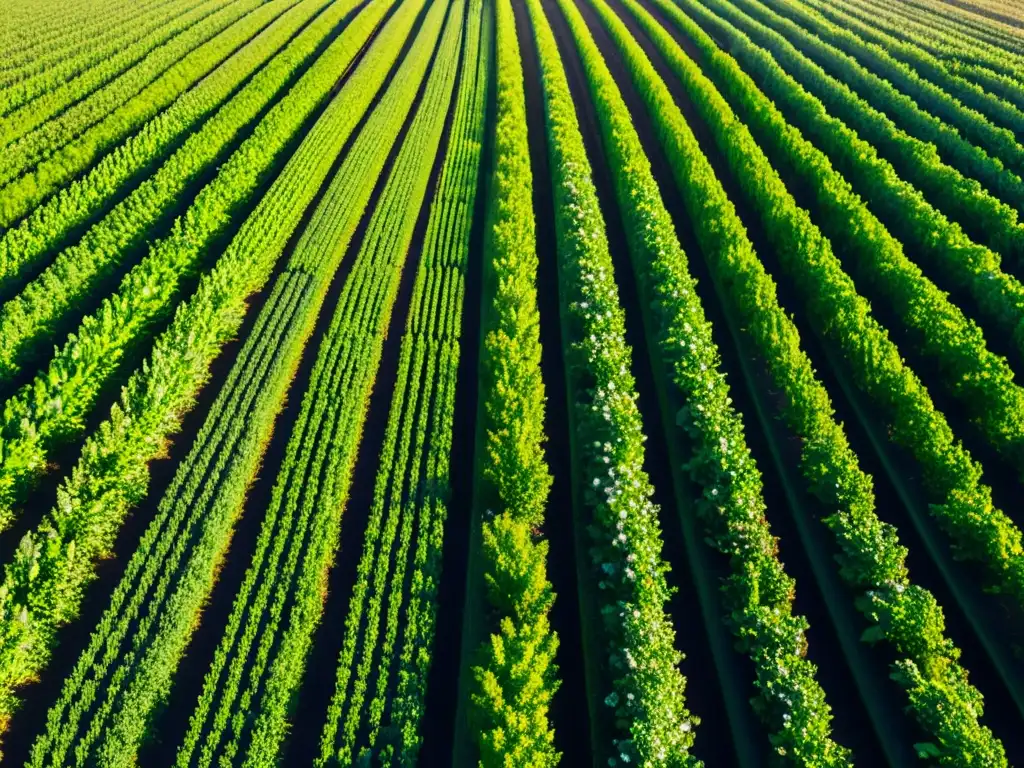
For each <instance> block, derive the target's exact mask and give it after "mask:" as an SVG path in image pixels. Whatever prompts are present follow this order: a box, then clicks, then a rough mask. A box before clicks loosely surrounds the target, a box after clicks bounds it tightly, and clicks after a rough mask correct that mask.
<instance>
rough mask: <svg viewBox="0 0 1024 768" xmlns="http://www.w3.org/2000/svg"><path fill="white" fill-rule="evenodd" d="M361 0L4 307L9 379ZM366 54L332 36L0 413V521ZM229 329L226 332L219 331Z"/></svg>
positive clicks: (317, 26) (0, 367)
mask: <svg viewBox="0 0 1024 768" xmlns="http://www.w3.org/2000/svg"><path fill="white" fill-rule="evenodd" d="M353 5H354V0H344V2H341V3H336V4H334V5H333V6H332V7H331V8H329V9H327V10H326V11H325V12H324V13H323V14H321V15H320V16H319V17H318V18H317V19H316V20H314V22H313V23H312V24H310V25H309V26H307V27H306V28H305V29H304V30H303V31H302V32H301V33H300V34H299V35H298V36H297V37H295V38H294V39H293V40H292V42H291V43H290V44H289V45H288V47H287V48H285V50H284V51H282V52H281V53H280V54H279V55H278V56H275V57H274V58H273V59H272V60H271V62H270V63H269V64H268V65H267V66H266V67H264V68H263V69H262V70H260V72H259V73H258V74H257V75H256V76H255V77H253V78H252V79H251V80H250V81H249V82H248V84H247V85H246V87H245V88H244V89H243V90H242V91H240V92H239V93H238V94H236V96H235V97H234V98H233V99H232V100H231V101H230V102H229V103H228V104H227V105H226V106H225V108H224V109H222V110H220V111H218V112H217V114H216V115H214V117H213V118H212V119H211V120H209V121H208V122H207V123H205V124H204V126H203V128H202V129H201V130H199V131H198V132H196V133H195V134H193V135H192V136H190V137H189V140H188V141H186V143H185V144H184V146H182V147H181V149H180V150H179V151H178V152H176V153H175V154H174V156H173V157H172V158H171V159H170V160H169V161H168V162H167V164H165V165H164V166H163V168H161V170H160V171H159V172H158V173H157V174H156V175H155V176H154V177H152V178H151V179H148V180H147V181H145V182H143V184H142V185H141V186H139V187H138V188H137V189H136V190H135V191H134V192H133V193H132V194H131V195H130V196H129V197H128V198H126V199H125V200H124V201H123V202H122V203H120V204H119V205H118V206H117V207H116V208H115V209H114V210H113V211H112V212H111V213H110V215H109V216H107V217H106V218H105V219H104V220H103V221H101V222H100V223H98V224H97V225H95V226H94V227H93V228H92V229H91V230H90V231H89V232H88V233H87V234H86V236H85V237H84V238H83V240H82V242H80V243H78V244H76V245H74V246H72V247H70V248H68V249H66V250H65V251H64V252H63V253H62V254H61V256H60V257H58V259H57V261H56V262H55V263H54V264H53V265H52V266H51V267H50V268H49V269H47V270H46V272H44V273H43V275H41V276H40V277H39V278H38V279H37V280H35V281H33V282H32V283H31V284H29V286H28V287H27V288H26V289H25V290H24V291H22V293H21V294H20V295H19V296H17V297H16V298H15V299H12V300H11V301H9V302H7V303H5V304H4V305H3V307H2V309H0V340H2V343H3V344H5V345H6V346H5V347H4V350H3V351H2V352H0V377H5V376H13V375H16V374H17V373H18V372H19V371H21V370H22V368H21V358H22V357H23V356H24V355H25V354H26V353H27V352H29V351H32V350H33V348H34V347H35V345H36V344H38V343H39V341H40V339H41V338H46V337H47V336H48V335H51V334H52V332H53V330H54V326H55V325H56V324H57V323H58V321H59V319H60V317H61V316H62V315H63V314H64V313H65V312H68V311H70V310H71V309H72V308H73V307H74V305H75V303H76V302H77V301H79V300H82V299H84V298H85V297H87V296H88V295H89V294H90V293H91V292H92V291H93V290H94V289H95V286H96V285H97V283H99V282H101V281H102V280H103V279H104V278H107V277H109V276H110V275H111V274H113V273H114V272H115V270H116V269H117V266H118V263H119V262H120V260H121V259H122V258H123V257H124V255H125V252H126V247H127V245H128V244H129V243H130V242H131V241H132V240H134V239H136V238H142V237H144V236H145V235H146V234H147V232H148V227H149V225H150V224H151V223H152V220H153V217H154V216H156V215H158V214H159V212H160V211H161V210H162V209H165V208H167V207H170V206H173V205H174V204H175V200H176V196H177V194H178V193H180V192H181V190H182V188H183V186H184V185H185V183H186V181H187V180H188V179H189V178H191V176H193V175H195V174H198V173H199V172H201V171H202V169H203V167H204V166H205V165H206V163H208V162H211V161H213V160H214V159H215V158H216V157H217V153H218V151H219V150H221V149H224V148H225V147H227V146H228V144H229V142H230V140H231V138H232V137H233V136H234V135H235V133H236V132H237V131H239V130H241V128H242V127H243V126H244V125H245V124H246V123H247V122H248V121H250V120H251V119H252V118H253V117H255V116H256V115H258V114H259V113H260V111H261V110H262V109H263V108H265V107H266V106H267V105H268V104H270V103H271V102H272V101H273V100H274V97H275V95H276V94H277V92H278V91H279V90H280V89H281V88H282V87H284V85H285V84H286V83H287V82H288V81H289V79H291V77H292V75H293V74H294V73H295V72H296V71H297V70H298V69H299V68H300V67H301V66H302V65H303V63H304V62H306V61H307V60H308V59H309V58H310V57H311V56H312V55H313V53H314V52H315V51H316V49H317V47H318V46H319V45H321V44H322V43H323V41H324V40H325V38H326V37H327V36H328V35H329V34H330V32H331V30H333V29H334V28H335V27H336V25H337V24H338V23H339V22H340V21H341V20H342V19H343V18H344V16H345V14H346V12H347V11H348V10H351V9H352V7H353ZM358 52H359V45H354V44H351V43H349V42H348V37H346V36H342V37H341V38H340V41H338V42H336V43H335V44H332V45H331V47H330V48H329V49H328V51H326V52H325V55H324V56H322V57H321V58H320V59H318V60H317V64H316V65H315V66H313V67H311V68H310V69H309V70H307V72H306V73H305V74H304V75H303V77H302V78H301V79H300V80H299V81H298V82H297V83H296V84H295V85H294V87H293V88H292V89H291V91H290V92H289V93H288V95H287V96H286V97H285V98H284V99H283V100H281V101H279V102H278V103H277V104H275V105H274V106H273V107H272V108H271V109H270V111H269V112H268V113H267V114H266V116H265V117H264V118H263V120H261V121H260V122H259V124H258V125H257V126H256V128H255V129H254V130H253V132H252V134H251V135H250V136H249V137H248V138H247V139H246V140H245V141H244V142H243V143H242V144H241V146H240V147H239V148H238V150H237V151H236V152H235V153H234V154H232V155H231V156H230V158H229V159H228V160H227V162H225V163H224V164H223V165H222V166H221V167H220V169H219V171H218V173H217V176H216V177H215V178H214V179H213V181H211V182H210V183H209V184H207V185H206V186H205V187H203V189H202V190H201V191H200V192H199V194H198V195H197V196H196V198H195V200H194V201H193V203H192V205H191V206H190V207H189V208H188V210H187V211H185V213H184V214H183V215H182V216H181V217H179V218H178V219H177V220H176V221H175V222H174V225H173V226H172V228H171V232H170V233H169V234H168V235H167V236H166V237H164V238H162V239H160V240H158V241H156V242H155V243H153V244H152V245H151V246H150V248H149V253H148V254H147V256H146V257H145V258H144V259H143V260H142V262H141V263H140V264H138V265H136V266H135V267H134V268H133V269H132V270H131V271H130V272H129V273H128V274H127V275H125V277H124V279H123V280H122V281H121V285H120V288H119V290H118V292H117V293H115V294H114V295H113V296H112V297H108V298H107V299H105V300H104V302H103V304H102V305H101V306H100V308H99V309H98V310H97V311H96V312H95V313H93V314H91V315H88V316H86V317H85V319H84V320H83V321H82V323H81V325H80V326H79V328H78V329H77V331H76V332H75V333H74V334H72V335H71V336H70V337H69V338H68V341H67V342H66V343H65V344H64V346H63V347H61V348H60V349H59V350H57V351H56V355H55V357H54V358H53V359H52V361H51V362H50V364H49V366H48V367H47V368H46V369H44V370H43V371H41V372H40V373H39V374H38V375H37V376H36V377H35V379H34V380H33V381H32V382H30V383H29V384H26V385H25V386H24V387H22V388H21V389H20V390H19V391H18V392H17V393H16V394H15V395H14V396H13V397H11V398H10V399H9V400H8V401H7V402H6V403H5V404H4V408H3V416H2V419H0V529H4V528H6V527H9V526H10V524H11V522H12V521H13V519H14V518H15V515H16V511H15V510H16V507H17V505H18V504H19V503H20V502H22V501H24V499H25V497H26V495H27V493H28V491H29V490H30V489H31V488H32V486H33V485H34V483H35V482H36V481H37V480H38V478H39V476H40V475H41V474H42V472H44V471H45V469H46V464H47V459H48V456H49V453H50V451H51V450H52V449H53V448H54V446H55V445H58V444H60V442H61V441H67V440H71V439H74V438H77V437H79V436H81V435H82V433H83V432H84V430H85V422H86V417H87V416H88V414H89V412H90V411H91V409H92V407H93V405H94V404H95V402H96V399H97V398H98V397H99V395H100V393H101V392H102V391H103V388H104V386H105V385H107V384H108V382H109V381H110V379H111V377H112V376H113V375H114V374H115V373H116V372H117V371H118V367H119V364H120V363H121V361H122V360H123V358H124V356H125V354H126V353H127V352H128V351H129V350H130V349H132V348H133V347H137V346H138V345H139V344H140V343H141V342H142V341H144V340H145V339H146V338H147V335H148V333H149V332H150V329H151V328H152V327H153V324H154V323H156V322H157V321H159V320H161V319H165V318H167V316H168V315H170V314H171V312H173V309H174V302H175V300H176V299H178V298H179V296H180V288H181V283H182V281H183V280H184V279H185V278H186V277H188V276H189V275H194V274H195V272H196V271H197V270H198V268H199V267H200V265H201V263H202V259H203V257H204V256H205V255H206V253H207V248H208V246H209V244H210V242H211V240H212V239H213V238H215V237H217V236H218V235H220V234H222V233H223V232H224V231H225V230H226V228H227V227H228V225H229V224H230V223H231V221H232V216H233V215H236V214H237V212H238V209H239V208H240V207H241V206H242V205H243V204H244V203H245V202H247V201H249V200H250V199H251V197H252V195H253V194H254V193H255V192H256V190H257V189H258V187H259V184H260V182H261V181H262V180H263V179H264V177H265V175H266V174H267V173H268V172H269V171H270V170H271V169H272V167H273V164H274V162H275V160H276V159H277V158H278V156H279V154H280V153H281V151H282V150H283V149H284V148H285V146H286V145H287V144H288V142H290V141H291V140H292V139H293V138H294V137H295V135H296V134H297V132H298V131H299V130H300V129H301V128H302V125H303V123H304V122H305V120H306V119H307V118H308V117H309V116H310V115H311V114H312V112H313V110H314V109H315V108H316V107H317V106H318V105H319V104H321V103H322V102H323V100H324V99H325V98H327V96H328V94H329V92H330V89H331V88H332V86H333V85H334V84H335V82H336V80H337V72H338V71H339V70H340V69H343V68H344V67H346V66H348V64H349V63H350V62H351V61H352V59H353V58H354V57H355V55H356V54H357V53H358ZM332 67H334V69H332ZM257 274H259V273H257ZM261 279H262V280H265V279H266V277H265V276H264V277H262V278H261ZM258 285H259V283H255V284H253V285H252V287H251V289H250V290H255V289H256V288H257V287H258ZM228 338H229V336H222V337H220V339H219V341H220V342H224V341H226V340H227V339H228Z"/></svg>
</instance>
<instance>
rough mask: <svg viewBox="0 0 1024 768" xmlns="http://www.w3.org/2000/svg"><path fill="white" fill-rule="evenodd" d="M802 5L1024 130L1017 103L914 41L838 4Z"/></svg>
mask: <svg viewBox="0 0 1024 768" xmlns="http://www.w3.org/2000/svg"><path fill="white" fill-rule="evenodd" d="M801 5H805V6H806V8H807V9H808V10H814V11H815V12H816V14H818V15H820V16H821V17H824V18H827V19H829V20H830V21H831V22H832V23H833V24H835V25H837V26H839V27H841V28H842V29H845V30H849V31H850V33H851V34H854V35H856V36H857V37H859V38H861V39H862V40H863V41H865V42H867V43H869V44H873V45H877V46H879V47H880V48H882V49H883V50H885V51H886V52H887V53H888V54H889V55H890V56H892V58H893V59H895V60H897V61H900V62H902V63H903V64H905V65H906V66H907V67H909V68H910V69H911V70H912V71H914V72H916V73H918V74H919V75H920V76H921V77H923V78H924V79H926V80H928V81H929V82H931V83H934V84H935V85H936V86H938V87H939V88H941V89H942V90H944V91H945V92H946V93H948V94H949V95H950V96H951V97H953V98H954V99H957V100H959V101H960V103H961V104H963V105H964V106H965V107H966V108H967V109H971V110H974V111H976V112H978V113H980V114H982V115H984V116H985V117H987V118H988V119H989V120H991V121H992V123H993V124H995V125H1000V126H1002V127H1004V128H1008V129H1009V130H1011V131H1013V132H1014V133H1016V134H1018V135H1020V134H1021V132H1022V131H1024V112H1021V110H1020V108H1019V107H1018V106H1017V105H1016V104H1013V103H1011V102H1010V101H1007V100H1006V99H1003V98H1001V97H1000V96H999V95H998V94H995V93H989V92H988V91H986V90H985V89H984V88H982V87H981V86H980V85H978V84H977V83H973V82H971V81H970V80H968V79H966V78H963V77H961V76H960V75H959V74H957V73H956V72H950V71H949V70H948V69H947V68H946V67H944V66H943V65H942V61H941V60H939V59H937V58H936V57H935V56H933V55H932V54H930V53H928V52H927V51H925V50H923V49H922V48H920V47H918V46H917V45H914V44H913V43H907V42H904V41H902V40H897V39H894V38H892V37H890V36H888V35H886V34H885V33H883V32H881V31H880V30H878V29H876V28H875V27H874V26H873V25H872V24H865V23H864V22H863V21H861V20H860V19H856V18H854V17H853V16H851V15H850V14H848V13H846V12H845V11H844V10H843V9H842V8H840V7H839V6H836V5H830V4H828V3H822V2H819V0H805V2H803V3H801Z"/></svg>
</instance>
